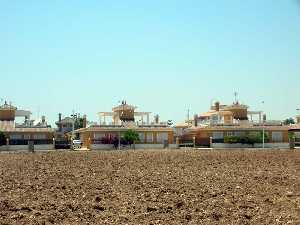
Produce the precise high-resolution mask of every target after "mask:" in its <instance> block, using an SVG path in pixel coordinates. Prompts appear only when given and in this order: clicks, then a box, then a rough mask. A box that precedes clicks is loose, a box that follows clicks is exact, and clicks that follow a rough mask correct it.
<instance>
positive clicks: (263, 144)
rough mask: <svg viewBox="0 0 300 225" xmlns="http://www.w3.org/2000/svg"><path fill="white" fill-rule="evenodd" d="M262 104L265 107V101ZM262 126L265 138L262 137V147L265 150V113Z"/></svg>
mask: <svg viewBox="0 0 300 225" xmlns="http://www.w3.org/2000/svg"><path fill="white" fill-rule="evenodd" d="M262 104H263V105H264V104H265V102H264V101H262ZM262 126H263V134H262V135H263V136H262V142H263V143H262V147H263V149H264V148H265V116H264V113H263V124H262Z"/></svg>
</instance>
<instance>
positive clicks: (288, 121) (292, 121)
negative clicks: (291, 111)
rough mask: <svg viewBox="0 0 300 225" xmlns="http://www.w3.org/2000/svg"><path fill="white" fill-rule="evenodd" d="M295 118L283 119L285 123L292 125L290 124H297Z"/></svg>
mask: <svg viewBox="0 0 300 225" xmlns="http://www.w3.org/2000/svg"><path fill="white" fill-rule="evenodd" d="M295 123H296V122H295V120H294V119H293V118H287V119H286V120H284V121H283V124H284V125H290V124H295Z"/></svg>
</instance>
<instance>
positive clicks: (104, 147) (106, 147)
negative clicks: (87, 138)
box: [90, 144, 115, 150]
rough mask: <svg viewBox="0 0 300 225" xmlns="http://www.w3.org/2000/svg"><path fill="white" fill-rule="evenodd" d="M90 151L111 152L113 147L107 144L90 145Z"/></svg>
mask: <svg viewBox="0 0 300 225" xmlns="http://www.w3.org/2000/svg"><path fill="white" fill-rule="evenodd" d="M90 149H91V150H112V149H115V147H114V145H109V144H92V145H91V147H90Z"/></svg>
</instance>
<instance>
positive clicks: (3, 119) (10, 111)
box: [0, 102, 54, 150]
mask: <svg viewBox="0 0 300 225" xmlns="http://www.w3.org/2000/svg"><path fill="white" fill-rule="evenodd" d="M30 115H31V112H30V111H25V110H18V109H17V108H16V107H14V106H12V105H10V104H7V103H6V102H5V104H4V105H2V106H0V131H1V132H3V133H4V134H5V136H6V138H7V143H6V146H2V147H1V148H5V149H7V150H18V149H22V150H24V149H27V145H28V142H29V141H32V142H33V144H34V145H36V149H38V148H41V149H49V148H50V149H53V137H54V129H52V128H51V126H49V125H48V124H47V122H46V119H45V117H44V116H43V117H42V119H41V120H38V121H36V120H31V119H30ZM16 117H23V118H24V121H23V123H21V124H19V123H16Z"/></svg>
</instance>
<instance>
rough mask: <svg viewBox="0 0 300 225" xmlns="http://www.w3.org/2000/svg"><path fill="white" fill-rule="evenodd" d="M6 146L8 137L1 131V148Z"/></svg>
mask: <svg viewBox="0 0 300 225" xmlns="http://www.w3.org/2000/svg"><path fill="white" fill-rule="evenodd" d="M5 144H6V136H5V134H4V133H3V132H2V131H0V146H1V145H5Z"/></svg>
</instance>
